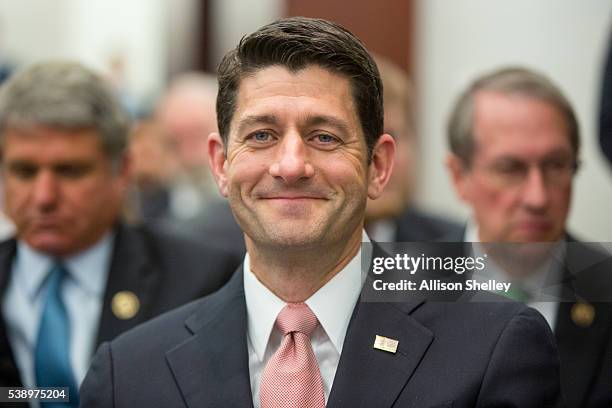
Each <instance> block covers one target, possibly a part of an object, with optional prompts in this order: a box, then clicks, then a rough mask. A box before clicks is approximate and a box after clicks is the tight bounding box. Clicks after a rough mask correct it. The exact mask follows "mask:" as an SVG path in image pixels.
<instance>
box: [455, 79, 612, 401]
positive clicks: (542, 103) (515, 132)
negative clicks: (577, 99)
mask: <svg viewBox="0 0 612 408" xmlns="http://www.w3.org/2000/svg"><path fill="white" fill-rule="evenodd" d="M448 129H449V141H450V148H451V153H450V154H449V157H448V167H449V170H450V172H451V175H452V178H453V182H454V186H455V189H456V191H457V193H458V194H459V196H460V197H461V198H462V199H463V201H465V202H466V203H467V204H468V205H469V206H470V207H471V209H472V218H471V220H470V221H468V224H467V227H466V229H465V230H464V231H462V232H459V233H455V234H453V235H450V236H447V237H445V239H444V240H446V241H465V242H476V243H483V244H475V247H476V248H479V247H480V248H485V249H486V248H489V249H490V248H493V247H495V246H497V247H498V249H499V248H501V246H500V245H499V243H502V244H503V243H509V244H508V245H506V246H505V248H504V249H503V252H505V254H504V256H503V257H502V258H501V259H500V258H499V257H498V259H497V260H496V261H497V262H496V263H497V266H498V268H497V270H496V271H495V274H496V277H497V278H499V279H503V280H507V281H513V282H515V283H516V284H520V285H522V287H523V288H524V293H523V295H522V297H523V300H524V301H526V302H527V303H528V304H529V305H530V306H533V307H534V308H536V309H538V310H539V311H540V312H541V313H542V314H543V315H544V316H545V317H546V319H547V321H548V322H549V324H550V326H551V327H552V328H553V329H554V332H555V337H556V340H557V344H558V347H559V354H560V357H561V384H562V392H563V393H564V396H565V398H566V402H567V404H568V405H569V406H570V407H604V406H606V407H607V406H612V391H611V390H610V387H609V384H611V383H612V360H611V359H610V358H606V355H608V356H609V355H610V353H612V303H609V302H603V301H605V300H607V301H609V300H611V299H610V298H611V297H612V285H611V279H610V266H611V265H612V262H611V261H612V259H611V258H610V254H609V253H607V252H601V251H599V250H595V249H593V248H590V247H587V246H586V245H584V244H580V243H577V242H576V241H575V240H574V239H573V238H571V237H570V236H569V235H567V234H566V232H565V231H566V220H567V215H568V212H569V208H570V202H571V192H572V183H573V176H574V173H575V171H576V169H577V166H578V155H579V145H580V138H579V129H578V122H577V119H576V116H575V114H574V111H573V109H572V107H571V105H570V103H569V102H568V100H567V99H566V98H565V97H564V96H563V94H562V92H561V91H560V90H559V89H558V87H557V86H556V85H554V84H553V83H552V82H551V81H550V80H549V79H547V78H546V77H544V76H543V75H541V74H539V73H536V72H533V71H531V70H527V69H523V68H505V69H501V70H498V71H495V72H492V73H489V74H486V75H483V76H481V77H479V78H478V79H476V80H475V81H474V82H473V83H472V84H471V85H470V87H469V88H468V89H467V90H466V91H465V92H464V93H463V94H462V95H461V96H460V98H459V99H458V101H457V103H456V105H455V107H454V109H453V112H452V114H451V119H450V122H449V128H448ZM513 243H514V244H513ZM521 243H530V245H527V246H525V245H520V244H521ZM552 244H554V247H555V248H557V249H556V250H558V251H559V252H556V253H555V255H554V256H553V255H552V254H553V253H552V252H550V249H551V248H552V247H553V246H552ZM497 252H499V251H497ZM508 255H511V256H508ZM532 261H534V262H532ZM527 262H528V263H529V266H526V265H527ZM606 293H607V294H606ZM602 294H603V295H602ZM543 295H546V296H548V297H549V298H548V301H545V299H544V298H542V296H543Z"/></svg>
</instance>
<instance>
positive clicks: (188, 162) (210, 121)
mask: <svg viewBox="0 0 612 408" xmlns="http://www.w3.org/2000/svg"><path fill="white" fill-rule="evenodd" d="M158 118H159V123H160V124H161V126H162V128H163V130H164V131H165V132H166V133H167V134H168V136H169V137H170V138H171V139H172V140H173V141H174V144H175V146H176V153H177V155H178V159H179V162H180V163H181V165H182V166H183V168H184V169H185V170H187V171H193V170H198V169H202V168H204V169H207V168H208V156H207V153H206V140H207V137H208V134H209V133H211V132H215V131H216V129H217V119H216V114H215V95H214V94H213V93H211V94H210V95H208V94H203V93H201V92H199V91H197V90H194V91H190V90H188V89H180V90H177V91H175V92H171V93H170V94H169V95H167V97H166V98H165V99H164V101H163V103H162V105H161V107H160V110H159V113H158Z"/></svg>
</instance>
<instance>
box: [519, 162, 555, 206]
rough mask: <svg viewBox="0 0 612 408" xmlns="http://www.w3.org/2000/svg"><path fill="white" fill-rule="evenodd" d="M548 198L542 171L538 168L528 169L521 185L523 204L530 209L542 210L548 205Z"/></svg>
mask: <svg viewBox="0 0 612 408" xmlns="http://www.w3.org/2000/svg"><path fill="white" fill-rule="evenodd" d="M548 200H549V193H548V188H547V185H546V180H545V177H544V173H543V172H542V170H541V169H539V168H532V169H530V170H529V174H528V175H527V179H526V180H525V185H524V186H523V204H524V205H525V207H527V208H528V209H530V210H532V211H542V210H544V209H545V208H546V206H547V205H548Z"/></svg>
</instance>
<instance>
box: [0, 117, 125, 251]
mask: <svg viewBox="0 0 612 408" xmlns="http://www.w3.org/2000/svg"><path fill="white" fill-rule="evenodd" d="M2 178H3V182H4V188H5V208H6V212H7V214H8V215H9V216H10V217H11V219H12V220H13V222H14V223H15V225H16V228H17V235H18V237H19V239H21V240H23V241H25V242H26V243H27V244H28V245H30V246H31V247H32V248H34V249H35V250H38V251H41V252H44V253H47V254H50V255H53V256H69V255H72V254H74V253H77V252H79V251H81V250H83V249H86V248H88V247H89V246H91V245H93V244H94V243H96V242H97V241H98V240H99V239H100V238H101V237H102V236H103V235H104V234H105V233H106V232H108V231H109V230H110V229H111V228H112V227H113V225H114V223H115V222H116V221H117V219H118V218H119V215H120V212H121V208H122V204H123V198H124V194H125V188H126V184H127V180H128V176H127V166H126V164H125V163H118V164H116V165H113V163H112V162H111V159H110V158H109V157H108V155H107V153H106V152H105V151H104V150H103V148H102V146H101V143H100V139H99V137H98V135H97V133H96V131H95V130H89V129H83V130H63V129H54V128H49V127H42V126H33V127H28V128H23V129H6V130H5V131H4V134H3V152H2Z"/></svg>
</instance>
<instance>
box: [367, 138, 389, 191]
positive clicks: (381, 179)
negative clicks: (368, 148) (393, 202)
mask: <svg viewBox="0 0 612 408" xmlns="http://www.w3.org/2000/svg"><path fill="white" fill-rule="evenodd" d="M394 157H395V140H393V137H391V135H388V134H384V135H381V136H380V138H378V141H377V142H376V145H375V146H374V149H373V151H372V161H371V163H370V167H369V183H368V198H370V199H371V200H376V199H377V198H378V197H380V195H381V194H382V192H383V190H384V188H385V186H386V185H387V183H388V182H389V178H390V177H391V172H392V171H393V163H394Z"/></svg>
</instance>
